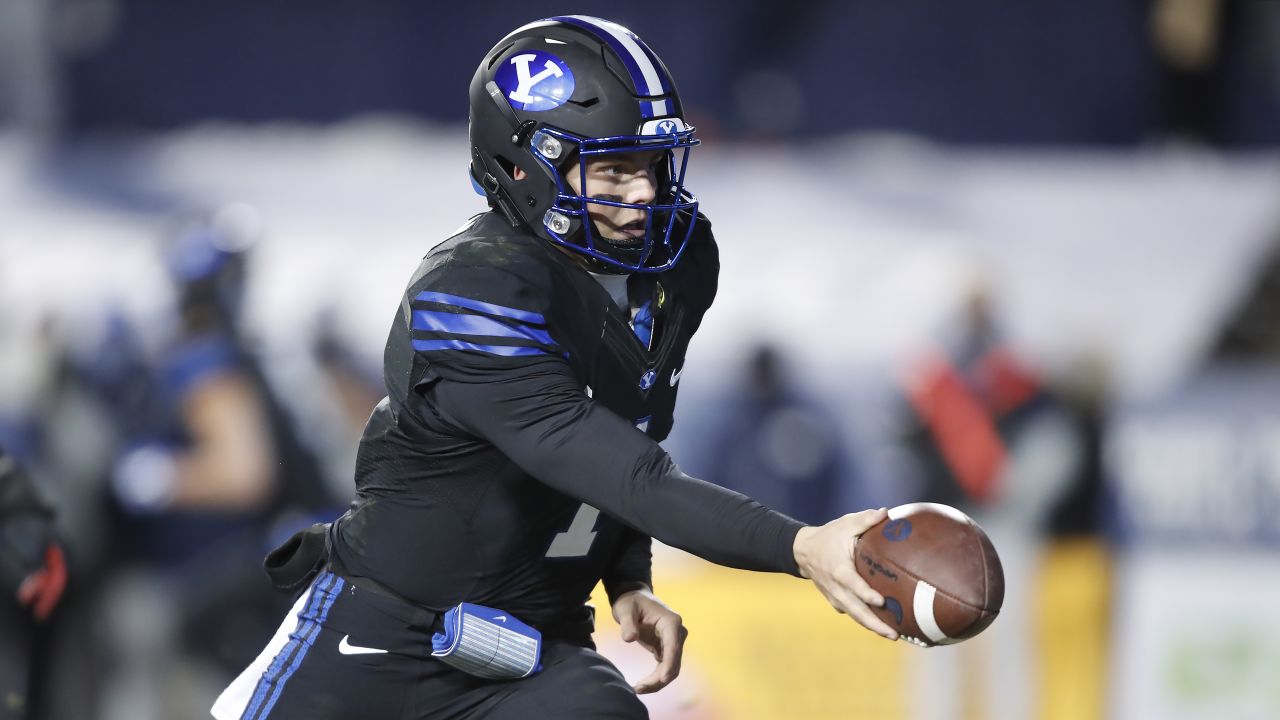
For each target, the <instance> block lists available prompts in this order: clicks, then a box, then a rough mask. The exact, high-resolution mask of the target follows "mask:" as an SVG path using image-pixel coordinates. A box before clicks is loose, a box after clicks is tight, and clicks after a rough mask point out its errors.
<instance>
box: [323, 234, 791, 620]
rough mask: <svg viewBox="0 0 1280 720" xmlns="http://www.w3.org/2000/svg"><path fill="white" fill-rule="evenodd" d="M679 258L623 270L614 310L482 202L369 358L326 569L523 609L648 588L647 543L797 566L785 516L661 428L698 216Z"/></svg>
mask: <svg viewBox="0 0 1280 720" xmlns="http://www.w3.org/2000/svg"><path fill="white" fill-rule="evenodd" d="M695 222H696V223H697V226H696V227H695V230H694V234H693V237H692V238H691V239H690V242H689V245H688V247H687V249H686V251H685V255H684V257H683V258H682V259H681V262H680V263H679V264H678V265H677V266H676V267H675V268H674V269H672V270H670V271H667V272H664V273H661V274H657V275H641V274H637V275H633V276H631V277H630V278H629V279H628V292H629V295H630V299H631V304H632V305H634V306H635V307H636V308H638V309H639V310H638V312H637V313H636V323H637V324H642V325H643V327H642V328H641V332H639V333H637V331H636V329H635V327H633V319H632V312H631V310H630V309H628V308H620V307H618V306H617V305H616V304H615V303H614V302H613V300H612V299H611V297H610V296H609V294H608V292H606V290H605V289H604V287H602V285H601V284H600V283H599V282H597V281H596V279H595V278H593V277H591V275H590V274H589V273H588V272H587V271H586V270H585V269H583V268H582V267H581V266H580V265H579V264H578V263H577V262H576V261H575V260H574V259H573V258H572V257H570V255H569V254H568V253H567V252H566V251H562V250H560V249H557V248H555V247H553V246H551V245H550V244H548V243H546V242H544V241H542V240H540V239H538V238H536V237H534V236H532V235H529V234H527V233H524V232H522V231H519V230H513V229H512V228H511V226H510V224H508V223H507V222H505V220H504V219H503V218H502V217H501V216H499V215H497V214H495V213H486V214H482V215H479V216H477V217H475V218H473V219H472V220H471V221H470V222H469V223H468V224H467V225H466V226H464V228H463V230H462V231H461V232H460V233H459V234H457V235H455V236H454V237H453V238H451V239H449V240H448V241H446V242H445V243H443V244H441V245H439V246H437V247H436V248H434V249H433V250H432V251H431V252H430V253H429V254H428V255H427V256H426V258H425V259H424V260H423V262H422V264H421V266H420V267H419V268H418V271H417V272H416V273H415V274H414V276H413V278H412V280H411V281H410V283H409V287H408V290H407V291H406V293H405V295H404V298H403V300H402V302H401V305H400V308H399V309H398V311H397V313H396V317H395V320H394V322H393V324H392V328H391V333H390V336H389V338H388V340H387V346H386V351H385V356H384V369H385V379H386V386H387V393H388V394H387V398H386V399H384V400H383V402H382V403H381V404H380V405H379V406H378V407H377V409H376V410H375V411H374V413H373V415H372V417H371V418H370V419H369V422H368V425H367V427H366V429H365V433H364V437H363V438H362V440H361V445H360V452H359V455H358V459H357V467H356V489H357V498H356V500H355V502H354V503H353V504H352V507H351V509H350V510H349V511H348V512H347V513H346V514H345V515H344V516H343V517H342V518H340V520H339V521H338V523H337V524H336V526H335V529H334V532H333V533H332V538H333V548H332V551H333V553H334V555H335V556H336V559H337V560H338V562H339V564H340V566H341V567H343V568H344V569H345V570H346V571H347V572H349V573H351V574H353V575H359V576H367V577H370V578H372V579H374V580H376V581H378V582H380V583H382V584H383V585H385V586H387V587H389V588H390V589H392V590H394V591H396V592H398V593H400V594H402V595H404V596H406V597H408V598H409V599H411V600H413V601H415V602H418V603H420V604H422V605H425V606H427V607H430V608H433V609H437V610H440V609H444V608H447V607H449V606H451V605H454V604H456V603H458V602H461V601H467V602H473V603H479V604H482V605H488V606H491V607H497V608H501V609H503V610H505V611H507V612H510V613H512V614H514V615H516V616H517V617H520V618H521V619H523V620H525V621H526V622H530V623H532V624H535V625H537V624H542V623H552V622H557V621H560V620H564V619H566V618H568V617H572V616H573V613H574V612H575V610H577V611H580V609H581V607H582V605H583V603H584V602H585V601H586V599H587V597H588V596H589V594H590V592H591V590H592V589H593V588H594V586H595V585H596V583H597V582H599V581H600V580H602V579H603V580H604V582H605V586H606V588H607V589H608V590H609V591H610V594H611V595H613V594H615V593H616V592H619V591H621V590H624V589H626V588H629V587H633V586H634V585H635V584H637V583H643V584H648V583H649V581H650V577H649V564H650V563H649V561H650V555H649V538H650V536H653V537H658V538H659V539H661V540H663V541H664V542H667V543H669V544H672V545H676V546H678V547H684V548H686V549H688V550H690V551H691V552H694V553H696V554H699V555H702V556H703V557H706V558H708V559H711V560H713V561H716V562H720V563H722V564H728V565H733V566H737V567H745V568H752V569H760V570H773V571H784V572H791V573H796V572H797V571H796V567H795V561H794V558H793V557H792V548H791V545H792V543H793V542H794V537H795V533H796V531H797V530H798V529H799V527H800V524H799V523H797V522H795V521H794V520H791V519H790V518H787V517H785V516H783V515H779V514H777V513H774V512H772V511H770V510H768V509H766V508H764V507H762V506H760V505H759V504H757V503H755V502H754V501H751V500H750V499H748V498H746V497H743V496H741V495H738V494H736V493H732V492H729V491H726V490H724V489H722V488H719V487H717V486H714V485H711V484H709V483H705V482H702V481H700V480H697V479H694V478H691V477H689V476H687V475H684V474H683V473H681V472H680V471H679V469H678V468H677V467H676V466H675V465H674V463H672V462H671V460H670V458H669V457H668V456H667V454H666V453H665V452H664V451H663V450H662V448H661V447H660V446H659V445H658V444H657V441H659V440H662V439H663V438H665V437H666V436H667V434H668V433H669V432H670V430H671V426H672V419H673V412H674V408H675V401H676V391H677V390H678V389H679V385H680V382H681V381H682V379H683V369H684V358H685V353H686V351H687V349H688V347H689V341H690V339H691V338H692V336H693V334H694V332H695V331H696V330H697V328H698V325H699V323H700V322H701V321H702V317H703V314H704V313H705V312H706V311H707V308H708V307H709V306H710V305H711V302H712V300H713V299H714V297H715V290H716V280H717V273H718V270H719V261H718V256H717V250H716V245H715V241H714V239H713V237H712V234H711V229H710V223H709V222H708V221H707V220H706V219H705V218H704V217H702V216H699V217H698V218H697V219H696V221H695Z"/></svg>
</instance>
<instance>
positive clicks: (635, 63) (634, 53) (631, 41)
mask: <svg viewBox="0 0 1280 720" xmlns="http://www.w3.org/2000/svg"><path fill="white" fill-rule="evenodd" d="M551 19H552V20H557V21H559V22H563V23H567V24H569V25H574V26H577V27H580V28H582V29H584V30H587V31H589V32H590V33H591V34H593V35H595V36H596V37H597V38H599V39H601V40H603V41H604V42H605V44H607V45H608V46H609V47H611V48H613V51H614V52H615V53H617V55H618V57H619V58H621V59H622V62H623V64H624V65H626V66H627V70H628V71H629V72H630V73H631V82H632V83H634V84H635V86H636V89H637V90H638V91H640V92H641V93H642V94H645V95H650V96H652V95H666V94H667V93H669V92H671V89H670V85H671V83H670V82H668V81H667V79H666V78H665V77H664V76H663V72H662V70H661V69H660V68H659V66H658V64H657V63H655V62H654V61H653V59H652V57H651V55H650V52H649V51H648V48H647V47H645V45H644V42H643V41H642V40H640V38H638V37H636V36H635V34H634V33H632V32H631V31H630V30H628V29H626V28H624V27H622V26H621V25H619V24H617V23H613V22H609V21H608V20H601V19H600V18H594V17H590V16H588V15H562V16H559V17H554V18H551Z"/></svg>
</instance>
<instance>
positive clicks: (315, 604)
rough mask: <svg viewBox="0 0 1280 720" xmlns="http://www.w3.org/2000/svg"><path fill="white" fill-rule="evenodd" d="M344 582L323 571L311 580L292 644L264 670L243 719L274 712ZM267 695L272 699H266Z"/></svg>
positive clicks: (261, 716)
mask: <svg viewBox="0 0 1280 720" xmlns="http://www.w3.org/2000/svg"><path fill="white" fill-rule="evenodd" d="M342 584H343V583H342V578H340V577H338V576H337V575H334V574H333V573H330V572H325V573H321V574H320V575H319V576H318V577H317V578H316V579H315V581H314V582H313V583H312V585H311V597H310V598H308V600H307V605H306V607H305V608H304V609H303V610H302V612H300V613H298V626H297V627H296V628H295V629H294V631H293V633H291V634H290V636H289V637H290V640H289V644H288V645H286V646H285V647H284V648H283V649H282V650H281V651H280V652H279V653H278V654H277V655H276V657H275V659H274V660H272V661H271V666H270V667H269V668H267V671H266V672H264V673H263V674H262V679H261V680H259V681H258V687H257V689H255V690H254V692H253V700H252V701H251V702H250V703H249V706H248V707H247V708H245V711H244V714H243V715H241V716H240V717H241V720H252V719H253V718H265V717H266V716H267V713H269V712H271V707H272V706H273V705H275V702H276V700H277V699H279V697H280V691H281V690H283V689H284V683H285V681H286V680H288V679H289V676H290V675H292V674H293V672H294V671H295V670H297V668H298V665H299V664H301V663H302V658H303V656H305V655H306V653H307V650H308V649H309V648H310V647H311V643H312V642H313V641H314V640H315V636H316V635H318V634H319V633H320V623H322V622H323V621H324V619H325V617H327V616H328V614H329V608H330V607H332V605H333V602H334V600H336V599H337V597H338V595H339V594H340V593H341V591H342ZM286 666H288V669H287V670H286V669H285V668H286ZM268 696H269V697H270V700H267V698H268ZM264 700H265V701H266V705H265V707H263V701H264ZM259 709H261V710H262V713H261V714H259V713H258V710H259Z"/></svg>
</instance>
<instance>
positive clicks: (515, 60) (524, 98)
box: [494, 50, 574, 111]
mask: <svg viewBox="0 0 1280 720" xmlns="http://www.w3.org/2000/svg"><path fill="white" fill-rule="evenodd" d="M494 80H495V81H496V82H497V83H498V87H500V88H502V92H503V93H504V94H505V95H506V96H507V99H508V100H509V101H510V102H511V106H512V107H515V108H518V109H520V110H533V111H542V110H551V109H552V108H557V107H560V106H561V105H563V104H564V103H566V102H568V100H569V97H570V96H571V95H573V86H574V80H573V72H572V71H570V70H569V66H568V65H566V64H565V63H564V61H563V60H561V59H560V58H558V57H556V56H555V55H552V54H551V53H546V52H541V51H538V50H532V51H529V52H524V53H521V54H519V55H515V56H513V57H512V58H511V59H510V60H508V61H507V62H506V64H505V65H503V66H502V67H501V68H500V69H499V70H498V72H497V73H496V74H495V75H494Z"/></svg>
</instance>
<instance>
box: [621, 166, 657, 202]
mask: <svg viewBox="0 0 1280 720" xmlns="http://www.w3.org/2000/svg"><path fill="white" fill-rule="evenodd" d="M657 196H658V182H657V178H655V177H654V176H653V173H645V174H643V175H640V176H639V177H636V178H635V179H633V180H632V181H631V182H630V184H628V185H627V194H626V195H625V196H624V198H625V202H629V203H634V204H636V205H648V204H649V203H652V202H653V199H654V198H655V197H657Z"/></svg>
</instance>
